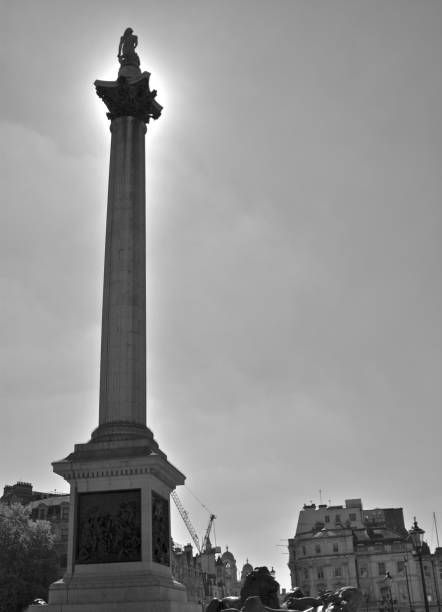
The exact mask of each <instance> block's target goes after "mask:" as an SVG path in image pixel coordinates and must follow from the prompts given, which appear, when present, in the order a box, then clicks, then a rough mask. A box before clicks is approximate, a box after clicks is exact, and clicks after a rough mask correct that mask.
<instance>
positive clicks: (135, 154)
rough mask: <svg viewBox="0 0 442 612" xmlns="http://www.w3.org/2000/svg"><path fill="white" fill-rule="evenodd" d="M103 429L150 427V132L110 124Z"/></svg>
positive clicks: (131, 124) (134, 123)
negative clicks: (147, 193)
mask: <svg viewBox="0 0 442 612" xmlns="http://www.w3.org/2000/svg"><path fill="white" fill-rule="evenodd" d="M110 129H111V132H112V142H111V154H110V167H109V192H108V205H107V225H106V250H105V264H104V287H103V318H102V333H101V371H100V412H99V425H103V424H106V423H117V422H120V423H123V422H124V423H131V424H139V425H145V424H146V239H145V231H146V229H145V153H144V135H145V132H146V126H145V124H144V122H142V121H141V120H140V119H137V118H136V117H117V118H116V119H114V120H113V121H112V123H111V127H110Z"/></svg>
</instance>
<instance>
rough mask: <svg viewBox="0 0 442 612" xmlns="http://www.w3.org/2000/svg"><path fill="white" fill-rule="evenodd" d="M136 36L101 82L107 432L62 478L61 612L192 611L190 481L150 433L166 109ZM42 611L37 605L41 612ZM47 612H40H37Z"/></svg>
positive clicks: (77, 452) (77, 454) (60, 470)
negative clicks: (183, 562) (173, 526)
mask: <svg viewBox="0 0 442 612" xmlns="http://www.w3.org/2000/svg"><path fill="white" fill-rule="evenodd" d="M136 46H137V37H136V36H135V35H134V34H133V32H132V30H131V29H130V28H128V29H127V30H126V31H125V33H124V35H123V36H122V37H121V40H120V46H119V50H118V59H119V62H120V69H119V72H118V79H117V80H116V81H96V82H95V87H96V90H97V94H98V96H99V97H100V98H101V99H102V100H103V102H104V103H105V105H106V106H107V109H108V111H109V112H108V113H107V116H108V118H109V119H110V122H111V123H110V131H111V134H112V136H111V152H110V167H109V191H108V206H107V223H106V247H105V263H104V289H103V316H102V338H101V371H100V409H99V424H98V427H97V428H96V429H95V431H93V432H92V436H91V439H90V441H89V442H87V443H85V444H76V445H75V449H74V452H73V453H71V454H70V455H69V456H68V457H66V459H63V460H61V461H56V462H54V464H53V468H54V471H55V472H56V473H57V474H60V475H61V476H63V477H64V478H65V479H66V480H67V482H69V484H70V496H71V497H70V508H71V511H70V518H69V540H68V561H67V571H66V574H65V576H64V577H63V578H62V579H61V580H59V581H58V582H55V583H54V584H52V585H51V588H50V592H49V610H51V611H53V612H98V611H100V612H116V611H118V612H194V611H196V610H198V609H199V608H200V606H196V605H194V604H190V603H188V602H187V595H186V591H185V588H184V587H183V586H182V585H181V584H179V583H178V582H176V581H175V580H174V579H173V578H172V574H171V568H170V516H169V499H170V492H171V490H173V489H174V488H175V487H176V486H177V485H178V484H183V483H184V475H183V474H182V473H181V472H180V471H178V470H177V469H176V468H175V467H173V466H172V465H171V464H170V463H169V462H168V460H167V457H166V455H165V454H164V453H163V452H162V451H161V450H160V449H159V447H158V444H157V443H156V442H155V440H154V438H153V435H152V432H151V431H150V430H149V429H148V428H147V426H146V238H145V154H144V136H145V133H146V124H147V123H149V121H150V119H158V117H159V116H160V114H161V110H162V108H161V106H160V105H159V104H158V102H157V101H156V100H155V97H156V91H151V90H150V87H149V77H150V74H149V73H148V72H143V73H142V72H141V71H140V67H139V66H140V60H139V57H138V55H137V53H136V52H135V48H136ZM32 609H36V607H35V608H34V606H32ZM38 609H40V608H38Z"/></svg>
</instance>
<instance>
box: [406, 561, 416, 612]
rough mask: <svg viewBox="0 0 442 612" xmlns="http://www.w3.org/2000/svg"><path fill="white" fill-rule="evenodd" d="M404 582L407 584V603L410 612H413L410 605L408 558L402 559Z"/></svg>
mask: <svg viewBox="0 0 442 612" xmlns="http://www.w3.org/2000/svg"><path fill="white" fill-rule="evenodd" d="M404 570H405V580H406V582H407V593H408V603H409V604H410V612H414V610H413V606H412V604H411V593H410V582H409V580H408V558H407V557H404Z"/></svg>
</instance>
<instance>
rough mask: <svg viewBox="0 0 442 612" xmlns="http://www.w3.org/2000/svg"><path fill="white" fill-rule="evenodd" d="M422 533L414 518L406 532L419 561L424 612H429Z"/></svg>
mask: <svg viewBox="0 0 442 612" xmlns="http://www.w3.org/2000/svg"><path fill="white" fill-rule="evenodd" d="M424 533H425V531H424V530H423V529H421V528H420V527H419V526H418V524H417V521H416V517H414V523H413V527H412V528H411V529H410V531H409V532H408V534H409V536H410V539H411V543H412V544H413V548H414V551H415V553H416V555H417V558H418V559H419V567H420V570H421V579H422V591H423V593H424V604H425V612H430V607H429V605H428V597H427V587H426V585H425V576H424V567H423V565H422V547H423V543H424Z"/></svg>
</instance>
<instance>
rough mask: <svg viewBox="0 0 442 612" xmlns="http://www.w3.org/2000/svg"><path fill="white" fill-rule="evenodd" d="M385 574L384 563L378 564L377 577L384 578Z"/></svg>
mask: <svg viewBox="0 0 442 612" xmlns="http://www.w3.org/2000/svg"><path fill="white" fill-rule="evenodd" d="M386 573H387V571H386V569H385V563H378V576H385V574H386Z"/></svg>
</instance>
